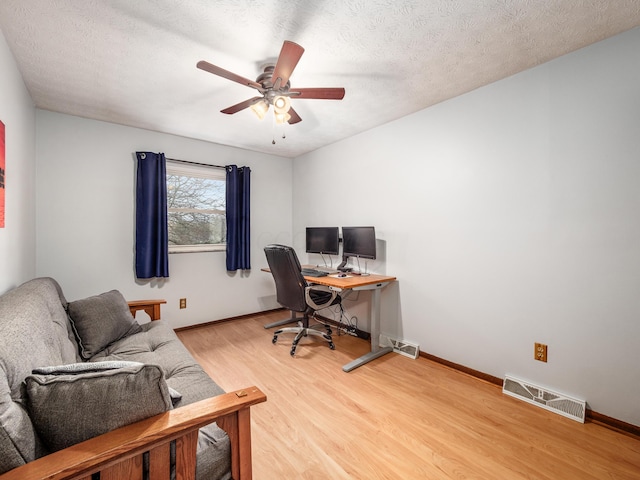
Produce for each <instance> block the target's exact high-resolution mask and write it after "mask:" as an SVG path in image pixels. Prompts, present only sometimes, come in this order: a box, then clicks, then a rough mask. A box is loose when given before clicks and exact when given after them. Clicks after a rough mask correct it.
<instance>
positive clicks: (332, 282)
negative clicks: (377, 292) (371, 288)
mask: <svg viewBox="0 0 640 480" xmlns="http://www.w3.org/2000/svg"><path fill="white" fill-rule="evenodd" d="M304 278H305V280H306V281H307V282H309V283H317V284H319V285H327V286H329V287H338V288H342V289H343V290H346V289H349V288H357V287H364V286H365V285H374V284H376V283H385V282H393V281H394V280H396V277H389V276H387V275H377V274H374V273H372V274H370V275H351V274H350V273H347V276H346V277H338V276H337V274H331V275H327V276H325V277H304Z"/></svg>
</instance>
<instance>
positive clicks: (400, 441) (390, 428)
mask: <svg viewBox="0 0 640 480" xmlns="http://www.w3.org/2000/svg"><path fill="white" fill-rule="evenodd" d="M287 315H288V312H285V311H276V312H269V313H267V314H263V315H255V316H252V317H248V318H243V319H239V320H233V321H229V322H221V323H218V324H215V325H208V326H203V327H199V328H193V329H188V330H182V331H180V332H178V335H179V336H180V338H181V339H182V341H183V342H184V343H185V345H186V346H187V348H189V350H190V351H191V352H192V354H193V355H194V357H195V358H196V359H197V360H198V361H199V362H200V364H201V365H202V366H203V368H204V369H205V370H206V371H207V372H208V373H209V375H210V376H211V377H212V378H213V379H215V380H216V382H217V383H218V384H219V385H220V386H221V387H222V388H224V389H226V390H235V389H239V388H242V387H246V386H251V385H256V386H258V387H259V388H261V389H262V390H263V391H264V392H265V393H266V394H267V402H266V403H263V404H260V405H258V406H256V407H254V408H253V409H252V410H251V415H252V435H253V436H252V444H253V473H254V479H256V480H273V479H323V480H326V479H332V480H333V479H362V480H370V479H509V480H516V479H549V480H558V479H561V480H571V479H580V480H587V479H640V441H639V440H638V439H637V438H634V437H631V436H628V435H624V434H621V433H618V432H615V431H613V430H610V429H608V428H605V427H602V426H600V425H597V424H595V423H586V424H580V423H577V422H575V421H573V420H569V419H566V418H564V417H562V416H560V415H557V414H554V413H551V412H548V411H546V410H543V409H540V408H536V407H534V406H531V405H529V404H527V403H525V402H522V401H519V400H517V399H514V398H511V397H508V396H506V395H504V394H503V393H502V391H501V389H500V388H499V387H497V386H496V385H493V384H490V383H487V382H484V381H482V380H479V379H477V378H473V377H471V376H469V375H466V374H464V373H461V372H458V371H455V370H452V369H450V368H448V367H445V366H443V365H440V364H438V363H435V362H432V361H429V360H426V359H424V358H419V359H417V360H413V359H410V358H407V357H404V356H402V355H398V354H395V353H392V354H389V355H386V356H384V357H382V358H380V359H378V360H375V361H374V362H372V363H369V364H367V365H364V366H362V367H360V368H357V369H355V370H353V371H352V372H349V373H345V372H343V371H342V365H344V364H345V363H347V362H349V361H350V360H353V359H354V358H356V357H358V356H360V355H362V354H363V353H366V352H367V351H368V350H369V344H368V342H366V341H364V340H361V339H358V338H355V337H351V336H344V335H342V336H338V335H336V334H335V333H334V341H335V344H336V349H335V350H330V349H329V348H328V347H327V346H326V343H324V342H321V341H319V340H318V339H311V338H310V337H309V338H306V339H303V340H302V341H301V342H300V344H299V346H298V350H297V353H296V356H295V357H291V356H290V355H289V350H290V346H291V340H292V338H293V336H292V335H291V334H288V335H286V334H283V335H282V336H280V338H279V339H278V342H277V343H276V344H275V345H273V344H272V343H271V338H272V336H273V330H265V329H264V328H263V326H264V325H265V324H267V323H269V322H273V321H275V320H278V319H282V318H286V317H287Z"/></svg>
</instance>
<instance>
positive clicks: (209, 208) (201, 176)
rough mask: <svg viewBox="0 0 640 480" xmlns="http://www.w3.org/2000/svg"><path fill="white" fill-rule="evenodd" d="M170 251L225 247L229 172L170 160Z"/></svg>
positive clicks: (168, 167)
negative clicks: (227, 174)
mask: <svg viewBox="0 0 640 480" xmlns="http://www.w3.org/2000/svg"><path fill="white" fill-rule="evenodd" d="M167 214H168V227H169V252H170V253H176V252H191V251H211V250H224V248H225V242H226V237H227V224H226V181H225V171H224V170H223V169H218V168H215V167H207V166H199V165H190V164H188V165H186V164H178V163H177V162H169V161H167Z"/></svg>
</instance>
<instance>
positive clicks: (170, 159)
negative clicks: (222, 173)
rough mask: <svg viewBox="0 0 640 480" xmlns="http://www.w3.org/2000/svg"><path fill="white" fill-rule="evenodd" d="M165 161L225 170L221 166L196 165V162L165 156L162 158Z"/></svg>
mask: <svg viewBox="0 0 640 480" xmlns="http://www.w3.org/2000/svg"><path fill="white" fill-rule="evenodd" d="M164 158H165V160H169V161H170V162H178V163H188V164H190V165H200V166H202V167H213V168H223V169H225V170H226V169H227V167H225V166H223V165H210V164H208V163H198V162H190V161H189V160H178V159H177V158H169V157H167V156H165V157H164Z"/></svg>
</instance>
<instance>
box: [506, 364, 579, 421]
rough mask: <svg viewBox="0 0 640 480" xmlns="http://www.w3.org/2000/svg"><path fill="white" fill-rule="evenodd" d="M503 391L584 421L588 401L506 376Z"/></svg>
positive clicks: (573, 418)
mask: <svg viewBox="0 0 640 480" xmlns="http://www.w3.org/2000/svg"><path fill="white" fill-rule="evenodd" d="M502 392H503V393H505V394H507V395H510V396H512V397H515V398H519V399H520V400H524V401H525V402H529V403H532V404H534V405H537V406H539V407H542V408H544V409H546V410H550V411H552V412H555V413H558V414H560V415H562V416H564V417H567V418H570V419H572V420H575V421H577V422H582V423H584V417H585V411H586V402H585V401H583V400H576V399H575V398H571V397H568V396H566V395H563V394H561V393H557V392H553V391H551V390H548V389H546V388H542V387H538V386H536V385H533V384H531V383H528V382H525V381H524V380H518V379H517V378H513V377H510V376H508V375H507V376H505V379H504V385H503V387H502Z"/></svg>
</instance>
